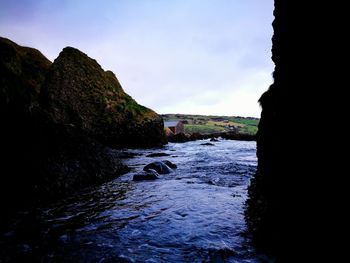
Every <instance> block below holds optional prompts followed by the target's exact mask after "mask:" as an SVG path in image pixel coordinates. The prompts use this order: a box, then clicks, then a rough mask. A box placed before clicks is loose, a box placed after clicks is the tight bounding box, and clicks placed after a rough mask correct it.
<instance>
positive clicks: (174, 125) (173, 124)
mask: <svg viewBox="0 0 350 263" xmlns="http://www.w3.org/2000/svg"><path fill="white" fill-rule="evenodd" d="M164 127H166V128H169V129H170V130H171V131H172V132H173V133H174V134H178V133H185V128H184V124H183V123H182V121H165V122H164Z"/></svg>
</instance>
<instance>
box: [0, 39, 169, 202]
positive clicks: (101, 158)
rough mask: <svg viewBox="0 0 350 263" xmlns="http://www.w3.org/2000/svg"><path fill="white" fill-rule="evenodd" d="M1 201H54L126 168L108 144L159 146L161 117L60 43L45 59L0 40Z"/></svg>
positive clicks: (98, 68) (161, 134)
mask: <svg viewBox="0 0 350 263" xmlns="http://www.w3.org/2000/svg"><path fill="white" fill-rule="evenodd" d="M0 58H1V60H0V71H1V76H0V102H1V108H0V109H1V111H0V118H1V122H2V125H1V131H0V133H1V134H0V140H1V149H0V151H1V156H2V158H1V177H0V185H1V189H0V194H1V196H0V200H1V205H3V206H10V207H11V206H12V205H13V204H14V203H16V204H17V205H18V204H19V205H20V204H22V203H25V202H26V201H29V200H30V201H39V200H41V201H42V200H46V201H47V200H49V199H55V198H57V197H59V196H64V195H66V194H69V193H72V192H75V191H76V190H77V189H80V188H82V187H86V186H90V185H94V184H96V183H100V182H103V181H106V180H108V179H111V178H114V177H116V176H117V175H118V174H121V173H124V172H125V171H127V167H126V166H124V165H123V164H122V163H121V161H120V160H118V158H117V151H116V150H114V149H112V148H110V147H113V148H115V147H119V146H128V147H144V146H147V147H151V146H158V145H161V144H162V140H163V122H162V120H161V118H160V117H159V116H158V115H157V114H156V113H155V112H153V111H152V110H150V109H147V108H145V107H143V106H141V105H139V104H137V103H136V102H135V101H134V100H133V99H132V98H131V97H130V96H128V95H127V94H126V93H125V92H124V91H123V89H122V88H121V86H120V84H119V82H118V80H117V78H116V77H115V75H114V74H113V73H112V72H105V71H103V70H102V69H101V67H100V66H99V65H98V64H97V62H96V61H94V60H92V59H90V58H88V57H87V56H86V55H85V54H83V53H82V52H80V51H78V50H76V49H73V48H65V49H64V50H63V51H62V52H61V54H60V55H59V57H58V58H57V59H56V60H55V61H54V63H51V62H50V61H49V60H48V59H47V58H45V56H43V55H42V54H41V53H40V52H39V51H38V50H35V49H32V48H27V47H21V46H19V45H17V44H16V43H14V42H12V41H10V40H8V39H5V38H0Z"/></svg>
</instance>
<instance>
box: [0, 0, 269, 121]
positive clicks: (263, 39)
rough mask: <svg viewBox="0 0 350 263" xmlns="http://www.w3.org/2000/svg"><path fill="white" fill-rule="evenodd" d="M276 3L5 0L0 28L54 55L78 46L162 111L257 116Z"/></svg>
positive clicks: (144, 101)
mask: <svg viewBox="0 0 350 263" xmlns="http://www.w3.org/2000/svg"><path fill="white" fill-rule="evenodd" d="M9 2H11V4H9ZM262 2H263V3H262ZM272 9H273V1H272V0H266V1H260V0H251V1H246V0H239V1H238V0H237V1H229V0H218V1H209V0H201V1H199V0H186V1H185V0H179V1H167V0H149V1H138V0H134V1H121V0H119V1H108V0H105V1H58V0H51V1H25V3H24V4H23V3H22V4H20V3H18V2H17V1H8V2H6V1H5V2H4V1H2V2H1V3H0V10H3V11H1V17H0V34H1V35H4V36H6V37H9V38H11V39H13V40H14V41H16V42H19V44H24V45H28V46H33V47H36V48H38V49H40V50H41V51H42V52H43V53H44V54H45V55H47V56H48V57H49V58H50V59H51V60H53V59H54V58H55V57H57V55H58V53H59V52H60V51H61V49H62V48H63V47H65V46H68V45H69V46H74V47H77V48H79V49H81V50H82V51H83V52H85V53H87V54H88V55H89V56H91V57H93V58H95V59H96V60H97V61H98V62H99V63H100V64H101V66H102V67H103V68H104V69H109V70H112V71H113V72H115V74H116V75H117V77H118V78H119V80H120V82H121V84H122V85H123V87H124V90H125V91H126V92H127V93H129V94H130V95H131V96H133V97H134V98H135V99H136V100H137V101H138V102H139V103H141V104H144V105H146V106H148V107H150V108H152V109H155V110H156V111H157V112H160V113H166V112H168V113H169V112H173V113H176V112H181V113H198V114H200V113H202V114H217V115H244V116H259V115H260V109H259V106H258V104H257V100H258V98H259V97H260V95H261V94H262V92H263V91H264V90H266V89H267V88H268V86H269V85H270V83H271V82H272V78H271V73H272V71H273V63H272V61H271V59H270V57H271V54H270V50H271V36H272V26H271V23H272V19H273V17H272ZM18 14H23V16H18Z"/></svg>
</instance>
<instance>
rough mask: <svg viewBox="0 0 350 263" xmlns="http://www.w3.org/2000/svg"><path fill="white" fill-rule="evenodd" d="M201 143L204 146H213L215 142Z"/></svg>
mask: <svg viewBox="0 0 350 263" xmlns="http://www.w3.org/2000/svg"><path fill="white" fill-rule="evenodd" d="M201 145H204V146H215V144H213V143H210V142H206V143H201Z"/></svg>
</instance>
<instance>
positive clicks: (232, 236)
mask: <svg viewBox="0 0 350 263" xmlns="http://www.w3.org/2000/svg"><path fill="white" fill-rule="evenodd" d="M203 142H205V141H194V142H188V143H183V144H169V145H167V146H165V147H164V148H162V149H152V150H131V151H132V152H135V153H137V154H140V155H139V156H137V157H136V158H132V159H127V160H125V162H126V163H127V164H128V165H129V166H130V167H131V168H132V171H131V172H130V173H128V174H125V175H123V176H121V177H119V178H117V179H115V180H113V181H111V182H109V183H106V184H103V185H101V186H99V187H96V188H93V189H87V190H85V191H84V192H82V193H79V194H78V195H77V196H75V197H72V198H69V199H66V200H63V201H61V202H59V203H56V204H54V205H52V206H50V207H46V208H41V209H37V210H35V211H27V212H22V213H21V214H19V215H18V220H17V221H15V222H14V223H13V225H12V229H8V230H7V231H5V233H3V237H2V238H3V240H4V241H2V244H0V246H1V247H2V249H3V252H2V253H1V254H0V255H1V256H2V258H3V261H4V262H6V261H10V260H9V259H10V258H12V259H13V258H15V259H16V260H17V261H18V260H23V259H25V260H26V261H27V260H28V259H31V260H34V261H41V262H262V260H261V256H259V255H257V254H256V253H255V251H254V249H253V248H252V247H251V246H250V244H249V240H247V238H246V237H245V235H244V233H245V231H246V225H245V222H244V215H243V211H244V202H245V200H246V196H247V186H248V184H249V180H250V178H251V177H252V175H253V174H254V173H255V170H256V165H257V160H256V143H255V142H244V141H229V140H220V141H219V142H213V144H215V146H204V145H200V144H201V143H203ZM154 152H165V153H168V154H170V156H167V157H152V158H149V157H146V155H147V154H149V153H154ZM154 160H170V161H171V162H173V163H175V164H177V166H178V169H176V170H174V172H173V173H171V174H167V175H160V179H158V180H154V181H140V182H134V181H132V176H133V174H135V173H136V172H138V171H141V170H142V168H143V167H144V166H145V165H146V164H148V163H150V162H152V161H154ZM14 242H15V244H14ZM15 255H16V256H15ZM0 262H1V260H0Z"/></svg>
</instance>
